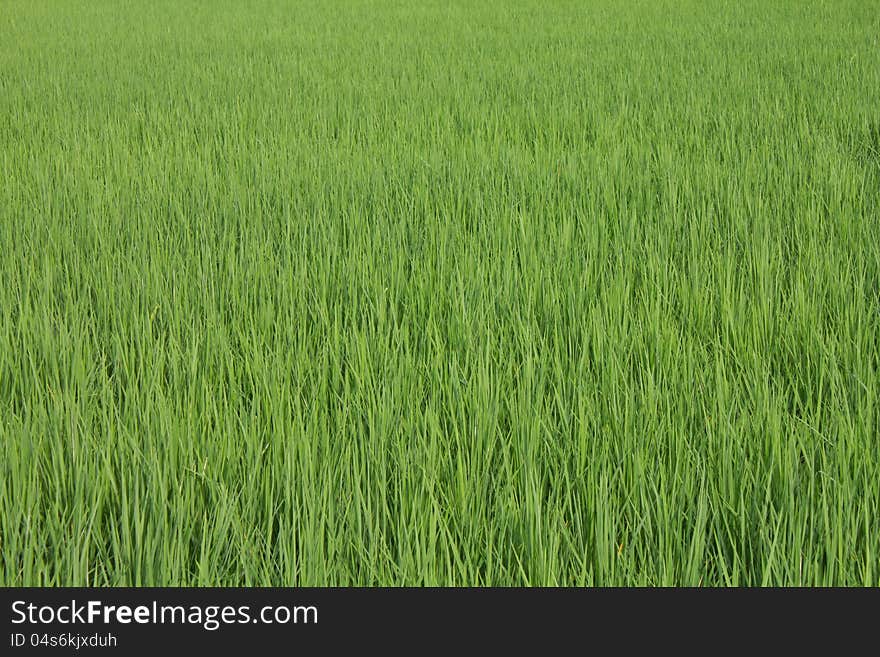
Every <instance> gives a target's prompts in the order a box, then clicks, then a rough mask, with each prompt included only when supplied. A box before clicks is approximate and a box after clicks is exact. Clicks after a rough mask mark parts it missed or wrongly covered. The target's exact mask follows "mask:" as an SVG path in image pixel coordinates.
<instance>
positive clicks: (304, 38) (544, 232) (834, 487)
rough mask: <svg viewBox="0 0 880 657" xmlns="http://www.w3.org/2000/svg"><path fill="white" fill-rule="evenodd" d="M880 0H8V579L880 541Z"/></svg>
mask: <svg viewBox="0 0 880 657" xmlns="http://www.w3.org/2000/svg"><path fill="white" fill-rule="evenodd" d="M878 395H880V3H878V2H876V1H875V0H834V1H827V2H823V1H818V0H802V1H798V2H795V1H794V0H792V1H773V0H743V1H741V2H735V3H730V2H721V1H716V0H712V1H697V0H650V1H647V0H646V1H641V2H639V1H636V0H632V1H627V2H612V1H610V0H580V1H574V0H518V1H510V2H502V1H500V0H446V1H440V0H424V1H416V0H411V1H410V0H396V1H395V0H320V1H318V0H316V1H293V0H291V1H283V0H255V1H254V2H248V3H241V2H233V1H231V0H215V1H210V2H195V1H189V0H173V1H172V0H157V1H151V2H147V1H146V0H127V1H123V0H114V1H112V2H110V1H98V0H93V1H85V0H70V1H63V2H62V1H60V0H58V1H48V0H0V439H2V443H0V445H2V446H0V584H2V585H6V586H11V585H51V586H55V585H97V586H100V585H114V586H115V585H171V586H177V585H242V586H262V585H280V586H299V585H341V586H348V585H358V586H360V585H390V586H397V585H415V586H420V585H443V586H446V585H492V586H520V585H549V586H555V585H575V586H582V585H649V586H653V585H688V586H690V585H693V586H742V585H749V586H752V585H794V586H802V585H804V586H812V585H846V586H850V585H868V586H877V585H878V584H880V398H878Z"/></svg>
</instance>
